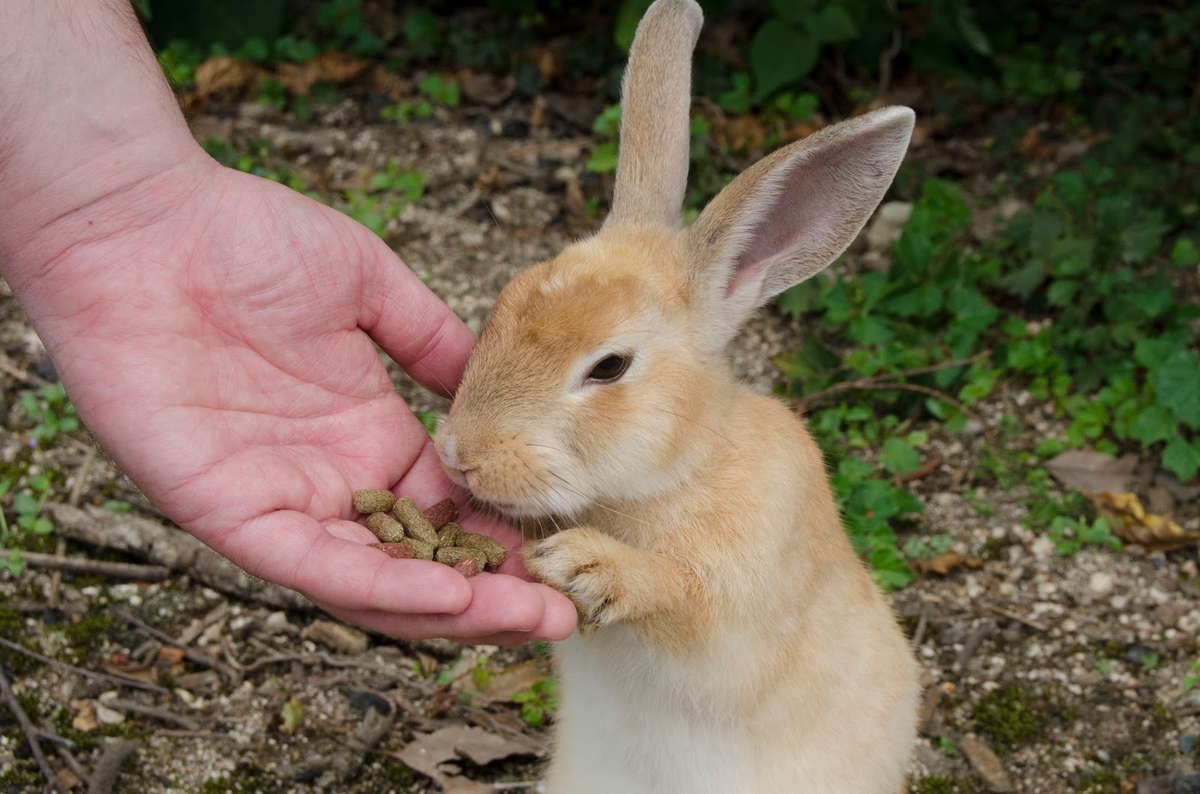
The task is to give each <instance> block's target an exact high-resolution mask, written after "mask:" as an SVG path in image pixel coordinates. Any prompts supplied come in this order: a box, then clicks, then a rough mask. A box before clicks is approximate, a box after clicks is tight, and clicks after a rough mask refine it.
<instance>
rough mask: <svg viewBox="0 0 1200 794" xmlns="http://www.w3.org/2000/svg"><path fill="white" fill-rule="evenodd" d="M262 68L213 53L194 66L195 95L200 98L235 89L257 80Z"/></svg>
mask: <svg viewBox="0 0 1200 794" xmlns="http://www.w3.org/2000/svg"><path fill="white" fill-rule="evenodd" d="M261 73H262V70H261V69H259V68H258V67H257V66H255V65H254V64H252V63H250V62H249V61H243V60H241V59H239V58H234V57H232V56H230V55H214V56H213V57H211V58H209V59H208V60H207V61H205V62H204V63H202V64H200V65H199V66H197V67H196V95H197V96H199V97H200V98H201V99H205V98H207V97H210V96H212V95H213V94H219V93H221V92H222V91H236V90H238V89H241V88H243V87H245V86H247V85H249V84H250V83H253V82H255V81H256V80H258V77H259V75H260V74H261Z"/></svg>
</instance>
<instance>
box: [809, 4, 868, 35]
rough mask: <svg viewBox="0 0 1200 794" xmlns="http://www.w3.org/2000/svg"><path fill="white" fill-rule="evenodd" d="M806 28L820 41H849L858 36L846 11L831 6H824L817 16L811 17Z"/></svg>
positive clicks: (836, 6)
mask: <svg viewBox="0 0 1200 794" xmlns="http://www.w3.org/2000/svg"><path fill="white" fill-rule="evenodd" d="M808 26H809V30H811V31H812V33H813V35H814V36H816V37H817V38H818V39H820V40H821V41H831V42H842V41H850V40H851V39H853V38H854V37H855V36H857V35H858V28H857V27H856V26H855V24H854V20H853V19H851V18H850V15H849V14H847V13H846V9H844V8H842V7H841V6H838V5H833V4H830V5H827V6H825V8H824V9H822V10H821V12H820V13H819V14H817V15H816V16H814V17H811V18H810V19H809V20H808Z"/></svg>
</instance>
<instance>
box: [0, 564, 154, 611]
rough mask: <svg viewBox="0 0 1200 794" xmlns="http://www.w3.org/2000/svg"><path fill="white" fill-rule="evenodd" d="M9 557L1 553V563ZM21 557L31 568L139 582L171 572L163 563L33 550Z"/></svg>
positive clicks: (151, 580) (150, 580)
mask: <svg viewBox="0 0 1200 794" xmlns="http://www.w3.org/2000/svg"><path fill="white" fill-rule="evenodd" d="M7 558H8V555H7V554H5V553H0V563H2V562H3V560H5V559H7ZM21 559H23V560H24V561H25V563H26V564H27V565H29V566H30V567H31V568H45V569H47V570H51V571H70V572H72V573H88V574H99V575H100V576H111V577H112V578H114V579H134V580H137V581H139V582H161V581H162V580H164V579H166V578H167V576H168V575H170V573H171V572H170V570H168V569H166V568H164V567H162V566H161V565H138V564H136V563H131V562H107V561H105V560H93V559H90V558H88V557H62V556H60V555H58V554H38V553H36V552H32V551H23V552H21ZM53 600H54V599H52V601H53ZM51 606H55V604H53V603H51Z"/></svg>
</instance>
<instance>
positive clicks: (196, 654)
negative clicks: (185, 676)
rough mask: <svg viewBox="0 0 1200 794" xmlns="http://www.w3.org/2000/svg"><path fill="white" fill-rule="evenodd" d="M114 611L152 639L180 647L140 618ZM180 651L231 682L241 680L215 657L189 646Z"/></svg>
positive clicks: (114, 608)
mask: <svg viewBox="0 0 1200 794" xmlns="http://www.w3.org/2000/svg"><path fill="white" fill-rule="evenodd" d="M112 611H113V614H114V615H116V616H117V617H119V618H121V620H124V621H125V622H127V623H132V624H133V625H135V626H137V627H138V628H139V629H141V630H142V631H144V632H146V633H147V634H149V635H150V636H151V637H154V638H155V639H157V640H159V641H161V642H163V643H166V644H167V645H170V646H171V647H178V646H177V645H176V644H175V638H174V637H172V636H171V635H170V634H167V633H166V632H165V631H159V630H158V629H156V628H154V627H153V626H151V625H150V624H148V623H145V622H144V621H142V620H139V619H138V618H136V617H134V616H133V615H131V614H129V613H128V612H126V611H125V610H123V609H121V608H120V607H113V608H112ZM180 650H181V651H183V655H184V657H186V658H187V659H189V660H191V661H193V662H195V663H196V664H201V665H204V666H205V667H211V668H212V669H214V670H216V671H217V672H218V673H220V674H221V675H222V676H223V677H225V678H227V679H228V680H229V681H233V682H237V681H240V680H241V675H240V674H239V672H238V671H237V670H234V669H233V668H232V667H230V666H229V665H227V664H225V663H224V662H222V661H221V660H219V659H214V658H213V657H211V656H209V655H208V654H207V653H205V652H204V651H199V650H196V649H195V648H191V647H187V646H185V647H183V648H180Z"/></svg>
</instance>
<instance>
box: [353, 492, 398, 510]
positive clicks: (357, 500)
mask: <svg viewBox="0 0 1200 794" xmlns="http://www.w3.org/2000/svg"><path fill="white" fill-rule="evenodd" d="M352 498H353V501H354V509H355V510H357V511H358V512H360V513H386V512H387V511H389V510H391V509H392V505H394V504H396V497H395V496H394V495H392V492H391V491H385V490H383V489H382V488H372V489H368V490H365V491H355V492H354V495H353V497H352Z"/></svg>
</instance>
